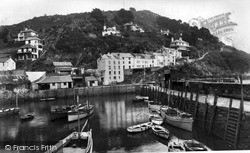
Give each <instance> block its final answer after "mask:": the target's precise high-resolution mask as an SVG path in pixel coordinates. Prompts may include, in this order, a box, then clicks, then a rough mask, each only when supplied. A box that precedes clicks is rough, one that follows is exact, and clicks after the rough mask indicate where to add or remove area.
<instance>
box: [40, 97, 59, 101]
mask: <svg viewBox="0 0 250 153" xmlns="http://www.w3.org/2000/svg"><path fill="white" fill-rule="evenodd" d="M55 100H56V98H54V97H49V98H42V99H40V101H55Z"/></svg>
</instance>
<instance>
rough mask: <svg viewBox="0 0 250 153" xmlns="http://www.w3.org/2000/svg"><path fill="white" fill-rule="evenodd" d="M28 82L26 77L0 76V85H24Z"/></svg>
mask: <svg viewBox="0 0 250 153" xmlns="http://www.w3.org/2000/svg"><path fill="white" fill-rule="evenodd" d="M27 82H29V80H28V79H27V77H26V76H21V75H0V84H25V83H27Z"/></svg>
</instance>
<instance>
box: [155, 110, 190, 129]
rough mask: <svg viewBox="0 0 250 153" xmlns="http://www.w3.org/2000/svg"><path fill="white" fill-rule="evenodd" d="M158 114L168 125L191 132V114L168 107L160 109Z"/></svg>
mask: <svg viewBox="0 0 250 153" xmlns="http://www.w3.org/2000/svg"><path fill="white" fill-rule="evenodd" d="M160 112H161V116H162V117H163V118H164V120H165V122H167V123H168V124H170V125H172V126H175V127H178V128H181V129H184V130H187V131H192V129H193V121H194V120H193V117H192V115H191V114H188V113H185V112H183V111H180V110H178V109H176V108H171V107H168V106H164V107H161V110H160Z"/></svg>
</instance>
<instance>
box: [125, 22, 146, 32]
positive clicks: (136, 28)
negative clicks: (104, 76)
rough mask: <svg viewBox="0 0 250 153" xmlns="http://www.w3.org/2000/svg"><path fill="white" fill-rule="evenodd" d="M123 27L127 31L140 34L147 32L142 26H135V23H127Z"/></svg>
mask: <svg viewBox="0 0 250 153" xmlns="http://www.w3.org/2000/svg"><path fill="white" fill-rule="evenodd" d="M123 26H124V28H125V29H127V30H131V31H138V32H140V33H143V32H145V31H144V30H143V29H142V28H141V27H140V26H138V25H137V24H134V23H133V22H130V23H125V24H124V25H123Z"/></svg>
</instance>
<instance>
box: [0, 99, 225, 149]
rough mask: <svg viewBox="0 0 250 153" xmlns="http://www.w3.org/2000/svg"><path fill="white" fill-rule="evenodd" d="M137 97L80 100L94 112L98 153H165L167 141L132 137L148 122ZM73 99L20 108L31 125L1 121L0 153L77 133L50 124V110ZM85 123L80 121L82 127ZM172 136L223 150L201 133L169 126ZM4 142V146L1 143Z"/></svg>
mask: <svg viewBox="0 0 250 153" xmlns="http://www.w3.org/2000/svg"><path fill="white" fill-rule="evenodd" d="M133 96H134V95H122V96H112V97H93V98H83V97H81V98H80V102H81V103H86V102H87V101H89V103H90V104H92V105H94V106H95V111H94V114H93V115H92V116H90V118H89V124H88V128H91V129H92V130H93V139H94V151H95V152H166V151H167V147H166V145H167V143H168V141H167V140H164V139H161V138H159V137H157V136H155V135H154V134H152V131H151V130H148V131H146V132H143V133H138V134H130V133H128V132H127V131H126V128H127V127H128V126H131V125H135V124H139V123H143V122H147V121H149V119H148V115H145V114H147V113H148V108H147V103H132V102H131V98H132V97H133ZM73 103H74V101H73V98H72V99H60V100H57V101H55V102H37V101H34V102H29V103H27V102H26V103H21V104H20V108H21V109H20V112H21V114H25V113H28V112H34V114H35V118H34V119H33V120H31V121H27V122H22V123H21V122H20V118H19V116H15V117H7V118H0V142H1V143H0V149H3V148H4V146H5V145H6V144H9V143H10V142H12V143H13V144H22V145H24V144H26V145H30V144H50V145H53V144H55V143H56V142H57V141H58V140H60V139H62V138H64V137H65V136H67V135H68V134H69V133H70V132H71V131H73V130H76V129H77V127H78V126H77V122H72V123H68V122H67V121H66V120H65V119H60V120H56V121H53V122H51V121H50V115H49V110H50V107H54V106H56V105H70V104H73ZM85 121H86V120H81V122H80V124H81V126H82V125H83V124H84V123H85ZM163 126H164V127H166V128H167V129H169V131H170V133H171V135H175V136H177V137H178V138H180V139H192V138H195V139H197V140H199V141H201V142H203V143H205V144H207V145H208V146H209V147H210V148H212V149H216V150H223V149H225V148H224V147H221V146H222V145H220V144H221V142H222V141H221V140H219V139H216V138H214V137H213V136H209V135H206V134H205V133H204V132H203V131H202V130H201V129H195V130H194V132H193V133H191V132H187V131H184V130H181V129H176V128H174V127H172V126H169V125H167V124H164V125H163ZM2 142H3V143H2Z"/></svg>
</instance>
